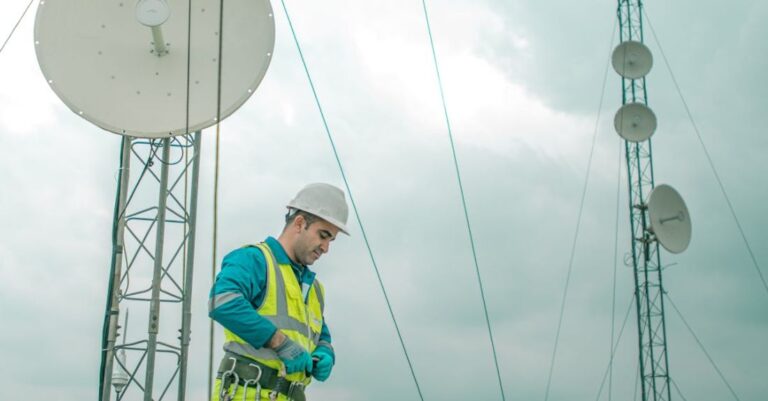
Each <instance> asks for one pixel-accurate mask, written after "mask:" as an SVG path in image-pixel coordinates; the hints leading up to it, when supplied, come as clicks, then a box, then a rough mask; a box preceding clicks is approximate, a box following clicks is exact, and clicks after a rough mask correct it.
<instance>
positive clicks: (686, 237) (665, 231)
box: [648, 184, 691, 253]
mask: <svg viewBox="0 0 768 401" xmlns="http://www.w3.org/2000/svg"><path fill="white" fill-rule="evenodd" d="M648 216H649V217H650V219H651V228H652V229H653V233H654V234H655V235H656V238H657V239H658V241H659V243H660V244H661V246H663V247H664V248H665V249H666V250H668V251H670V252H672V253H680V252H683V251H684V250H686V249H687V248H688V244H690V242H691V217H690V215H689V214H688V207H687V206H685V201H683V198H682V197H681V196H680V194H679V193H677V191H676V190H675V189H674V188H672V187H671V186H669V185H666V184H662V185H658V186H656V188H654V189H653V191H651V195H650V196H649V198H648Z"/></svg>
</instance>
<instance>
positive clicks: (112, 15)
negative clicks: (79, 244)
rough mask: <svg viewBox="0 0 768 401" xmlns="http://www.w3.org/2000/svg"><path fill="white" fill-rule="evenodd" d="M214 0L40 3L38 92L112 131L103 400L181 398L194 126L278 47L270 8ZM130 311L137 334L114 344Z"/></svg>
mask: <svg viewBox="0 0 768 401" xmlns="http://www.w3.org/2000/svg"><path fill="white" fill-rule="evenodd" d="M223 4H224V3H223V0H195V1H188V0H137V1H133V2H129V1H119V0H103V1H96V2H94V1H69V0H44V1H42V0H41V1H40V5H39V7H38V11H37V17H36V19H35V51H36V53H37V59H38V63H39V64H40V69H41V70H42V72H43V75H45V78H46V81H47V82H48V85H49V86H50V87H51V89H52V90H53V91H54V92H55V93H56V94H57V95H58V96H59V98H61V100H62V101H63V102H64V104H66V105H67V106H68V107H69V108H70V109H71V110H72V111H73V112H75V113H76V114H77V115H78V116H80V117H82V118H84V119H86V120H88V121H90V122H91V123H93V124H95V125H97V126H98V127H100V128H103V129H105V130H107V131H111V132H112V133H115V134H119V135H122V142H121V152H120V154H121V161H120V170H119V188H118V196H117V200H116V207H115V215H114V220H113V232H112V235H113V236H112V263H111V265H112V266H111V273H110V276H109V284H108V292H107V308H106V311H105V317H104V330H103V337H102V349H101V351H102V366H101V371H100V381H99V400H100V401H110V399H111V396H112V386H113V385H114V386H115V392H116V397H115V398H116V399H117V400H118V401H119V400H123V399H131V400H144V401H162V400H169V399H172V398H175V399H177V400H178V401H183V400H184V399H185V395H186V384H187V364H188V352H189V345H190V341H191V340H190V338H191V321H192V303H191V296H192V288H193V286H192V282H193V266H194V263H193V262H194V255H195V253H194V250H195V222H196V217H195V216H196V214H197V194H198V182H199V172H200V171H199V170H200V142H201V131H202V130H203V129H205V128H207V127H210V126H212V125H215V124H217V123H219V122H220V121H221V120H223V119H224V118H227V117H228V116H230V115H231V114H232V113H234V112H235V111H236V110H237V109H238V108H239V107H240V106H242V105H243V104H244V103H245V102H246V101H247V100H248V99H249V98H250V96H251V95H252V94H253V93H254V91H255V90H256V88H257V87H258V85H259V83H261V81H262V79H263V78H264V75H265V74H266V71H267V67H268V66H269V64H270V61H271V59H272V52H273V50H274V42H275V25H274V16H273V13H272V6H271V4H270V3H269V0H232V1H227V2H226V5H227V7H226V11H225V12H223V14H221V13H222V11H219V10H224V8H223ZM225 21H226V23H225ZM222 60H226V62H223V61H222ZM217 94H220V95H219V96H217ZM129 305H130V306H133V307H132V308H131V309H132V311H133V313H132V314H131V318H132V319H134V318H135V319H134V320H133V322H134V323H133V324H131V327H133V328H136V327H138V328H139V329H137V330H132V334H131V338H127V335H126V332H125V331H123V341H122V344H120V343H118V342H117V337H118V335H119V332H120V331H119V329H120V327H119V321H120V314H121V313H123V311H126V310H127V308H128V306H129ZM127 324H128V319H127V316H126V323H125V325H126V326H127ZM143 328H145V329H143Z"/></svg>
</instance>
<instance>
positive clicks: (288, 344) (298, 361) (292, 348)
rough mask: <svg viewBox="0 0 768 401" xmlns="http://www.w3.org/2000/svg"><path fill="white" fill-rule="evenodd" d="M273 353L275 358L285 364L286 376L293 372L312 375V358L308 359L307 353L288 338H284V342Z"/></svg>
mask: <svg viewBox="0 0 768 401" xmlns="http://www.w3.org/2000/svg"><path fill="white" fill-rule="evenodd" d="M275 352H277V356H278V357H279V358H280V360H282V361H283V363H284V364H285V373H286V374H291V373H295V372H307V373H312V358H310V356H309V353H307V351H306V350H305V349H304V348H302V346H301V345H299V344H296V343H295V342H294V341H293V340H291V339H290V338H287V337H286V339H285V341H283V343H282V344H280V346H278V347H277V348H275Z"/></svg>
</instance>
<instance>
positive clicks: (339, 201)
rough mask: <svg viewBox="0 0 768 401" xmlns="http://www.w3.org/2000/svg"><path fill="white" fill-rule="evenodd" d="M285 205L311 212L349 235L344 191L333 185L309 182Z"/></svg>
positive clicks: (347, 210)
mask: <svg viewBox="0 0 768 401" xmlns="http://www.w3.org/2000/svg"><path fill="white" fill-rule="evenodd" d="M287 207H288V208H289V209H297V210H302V211H304V212H307V213H310V214H313V215H315V216H317V217H319V218H321V219H323V220H325V221H327V222H329V223H331V224H333V225H334V226H336V228H338V229H339V231H341V232H343V233H344V234H347V235H349V232H347V216H348V215H349V208H348V207H347V201H346V199H345V197H344V191H342V190H341V189H339V188H336V187H334V186H333V185H330V184H324V183H315V184H309V185H307V186H306V187H304V188H302V189H301V191H299V193H297V194H296V196H295V197H294V198H293V200H291V201H290V202H288V205H287Z"/></svg>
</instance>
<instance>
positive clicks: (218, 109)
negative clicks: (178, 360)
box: [208, 0, 224, 400]
mask: <svg viewBox="0 0 768 401" xmlns="http://www.w3.org/2000/svg"><path fill="white" fill-rule="evenodd" d="M223 38H224V0H219V55H218V60H217V61H218V71H217V88H216V151H215V157H214V158H215V167H214V174H213V250H212V252H211V254H212V257H211V285H213V283H214V282H215V281H216V259H217V257H218V256H217V254H216V246H217V244H218V228H219V154H220V143H221V142H220V133H221V66H222V54H223V51H222V47H223V44H224V39H223ZM211 308H212V309H215V308H216V305H215V304H214V305H212V306H211ZM214 335H215V333H214V324H213V319H210V326H209V342H208V378H209V379H208V397H209V398H208V399H209V400H210V399H211V397H212V394H213V382H212V378H213V340H214Z"/></svg>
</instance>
